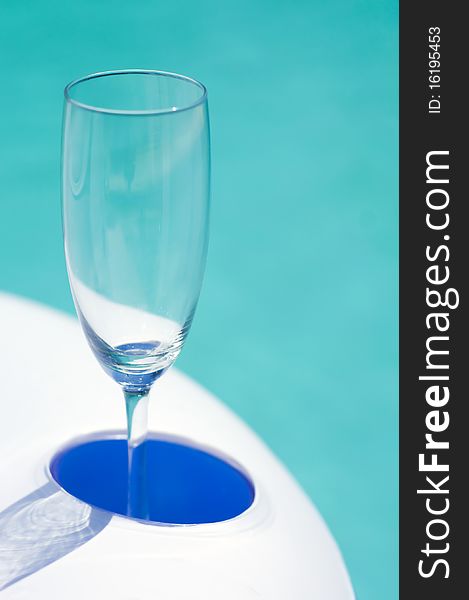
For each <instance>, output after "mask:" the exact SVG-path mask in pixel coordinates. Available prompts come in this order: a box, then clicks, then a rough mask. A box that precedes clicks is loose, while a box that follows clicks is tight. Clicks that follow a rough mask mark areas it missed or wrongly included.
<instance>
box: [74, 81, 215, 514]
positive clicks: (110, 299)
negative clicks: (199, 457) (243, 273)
mask: <svg viewBox="0 0 469 600" xmlns="http://www.w3.org/2000/svg"><path fill="white" fill-rule="evenodd" d="M209 172H210V141H209V120H208V107H207V93H206V90H205V88H204V86H203V85H202V84H200V83H198V82H197V81H195V80H193V79H190V78H188V77H184V76H182V75H175V74H172V73H164V72H160V71H146V70H128V71H113V72H106V73H97V74H94V75H89V76H87V77H84V78H82V79H78V80H76V81H74V82H72V83H70V84H69V85H68V86H67V87H66V88H65V106H64V127H63V147H62V198H63V228H64V243H65V256H66V261H67V269H68V275H69V280H70V286H71V290H72V294H73V299H74V302H75V307H76V310H77V313H78V316H79V319H80V322H81V325H82V327H83V330H84V332H85V334H86V337H87V340H88V342H89V345H90V346H91V349H92V350H93V352H94V354H95V356H96V357H97V359H98V360H99V362H100V364H101V365H102V367H103V368H104V370H105V371H106V372H107V373H108V374H109V375H110V376H111V377H112V378H113V379H114V380H115V381H116V382H117V383H118V384H119V385H120V386H121V387H122V389H123V391H124V396H125V400H126V410H127V425H128V446H129V509H128V511H129V514H130V515H131V516H133V517H138V518H142V519H145V518H146V517H147V514H148V507H147V495H146V492H145V479H146V475H145V446H144V444H143V441H144V440H145V436H146V428H147V424H146V423H147V418H146V411H147V403H148V392H149V390H150V388H151V386H152V384H153V383H154V382H155V381H156V380H157V379H158V378H159V377H160V376H161V375H162V374H163V373H164V372H165V371H166V369H168V367H169V366H171V364H172V363H173V362H174V361H175V359H176V357H177V356H178V354H179V352H180V351H181V348H182V345H183V343H184V340H185V338H186V336H187V333H188V331H189V328H190V325H191V322H192V318H193V316H194V311H195V308H196V304H197V300H198V297H199V293H200V288H201V284H202V278H203V272H204V266H205V257H206V252H207V239H208V212H209Z"/></svg>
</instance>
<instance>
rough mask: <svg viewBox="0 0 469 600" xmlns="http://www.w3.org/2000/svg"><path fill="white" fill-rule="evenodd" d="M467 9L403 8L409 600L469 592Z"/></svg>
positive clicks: (403, 505) (403, 475) (403, 366)
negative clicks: (468, 580)
mask: <svg viewBox="0 0 469 600" xmlns="http://www.w3.org/2000/svg"><path fill="white" fill-rule="evenodd" d="M464 9H465V6H464V3H462V2H461V3H458V2H441V1H440V2H436V1H434V0H430V1H428V0H427V1H426V2H411V1H408V2H402V3H401V7H400V598H401V599H402V600H407V599H409V600H415V599H420V598H422V599H423V598H424V599H425V600H432V599H434V598H435V599H436V598H438V600H442V599H444V600H452V599H453V598H454V599H456V598H457V599H458V600H459V599H460V598H463V597H464V598H465V597H467V598H469V591H467V583H466V581H467V577H468V574H469V564H468V556H469V551H468V549H467V543H468V534H469V527H468V520H469V509H468V508H466V507H467V506H468V505H469V500H468V498H469V491H467V488H468V487H469V486H465V485H464V484H465V483H466V482H469V410H468V406H469V396H468V391H467V386H466V381H465V379H466V378H468V379H469V342H468V333H469V332H468V327H467V316H468V312H467V311H468V302H467V287H468V284H467V279H468V277H469V218H466V215H467V214H468V211H467V210H466V205H467V204H469V193H468V191H467V189H465V186H466V185H467V181H468V177H469V164H468V156H469V153H468V151H467V149H466V148H465V143H464V142H465V138H467V136H468V135H469V131H468V129H469V128H468V118H467V112H468V106H469V103H468V101H467V99H466V93H467V92H466V90H467V89H469V85H468V72H469V71H468V68H467V57H468V56H469V50H468V47H467V39H468V33H467V23H466V20H465V19H464V17H463V11H464ZM466 265H467V266H466Z"/></svg>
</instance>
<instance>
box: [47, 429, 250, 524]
mask: <svg viewBox="0 0 469 600" xmlns="http://www.w3.org/2000/svg"><path fill="white" fill-rule="evenodd" d="M145 452H146V461H147V469H148V483H147V487H148V507H149V519H148V520H149V521H152V522H156V523H168V524H196V523H198V524H201V523H215V522H218V521H226V520H227V519H231V518H233V517H236V516H237V515H240V514H241V513H242V512H244V511H245V510H246V509H247V508H249V506H251V504H252V502H253V500H254V486H253V485H252V483H251V481H250V480H249V479H248V478H247V477H246V476H245V475H244V474H243V473H242V472H241V471H240V470H239V469H238V468H236V467H235V466H233V465H231V464H229V463H228V462H226V461H225V460H222V459H221V458H218V457H217V456H214V455H213V454H210V453H208V452H206V451H205V450H202V449H199V448H197V447H194V446H189V445H186V444H183V443H180V442H175V441H170V440H167V439H155V438H150V439H147V441H146V442H145ZM50 471H51V474H52V477H53V478H54V479H55V481H56V482H57V483H58V484H59V485H60V486H61V487H62V488H63V489H64V490H66V491H67V492H68V493H70V494H72V495H73V496H75V497H76V498H79V499H80V500H83V501H84V502H86V503H88V504H91V505H92V506H95V507H97V508H101V509H104V510H107V511H110V512H112V513H116V514H119V515H124V516H128V513H127V473H128V471H127V441H126V440H125V439H119V438H104V439H93V440H88V441H84V442H82V443H77V444H76V445H73V446H70V447H68V448H66V449H65V450H63V451H61V452H59V453H58V454H57V455H56V456H55V457H54V458H53V459H52V462H51V465H50Z"/></svg>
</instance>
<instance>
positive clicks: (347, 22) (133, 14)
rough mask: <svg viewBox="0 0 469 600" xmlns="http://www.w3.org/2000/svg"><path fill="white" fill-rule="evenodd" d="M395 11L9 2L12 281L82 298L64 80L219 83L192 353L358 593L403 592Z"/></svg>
mask: <svg viewBox="0 0 469 600" xmlns="http://www.w3.org/2000/svg"><path fill="white" fill-rule="evenodd" d="M397 15H398V8H397V2H396V0H391V1H389V0H380V1H378V0H375V1H370V0H328V1H327V2H325V1H320V0H308V1H304V2H300V1H293V2H274V1H272V0H270V1H267V0H263V1H259V0H250V1H247V0H236V1H227V2H220V1H215V0H203V1H200V2H188V1H186V0H174V1H173V2H171V3H163V2H157V1H151V2H150V1H148V2H143V1H141V0H134V1H133V2H123V1H113V2H111V1H108V0H106V1H100V2H96V1H91V0H80V2H64V1H63V0H61V1H51V0H44V1H42V2H37V1H33V0H24V1H22V2H14V1H13V0H4V1H3V2H2V3H1V5H0V67H1V73H2V79H1V84H0V85H1V88H0V92H1V93H0V133H1V144H0V175H1V212H0V289H3V290H6V291H9V292H13V293H16V294H20V295H23V296H27V297H30V298H33V299H35V300H38V301H40V302H44V303H46V304H48V305H50V306H54V307H56V308H59V309H62V310H65V311H67V312H69V313H73V312H74V309H73V306H72V302H71V298H70V294H69V289H68V283H67V278H66V273H65V266H64V259H63V251H62V240H61V223H60V183H59V170H60V133H61V131H60V130H61V111H62V88H63V86H64V84H65V83H67V82H68V81H69V80H71V79H73V78H75V77H78V76H81V75H84V74H87V73H89V72H94V71H100V70H107V69H114V68H126V67H143V68H156V69H163V70H168V71H176V72H182V73H185V74H188V75H192V76H194V77H196V78H198V79H200V80H201V81H203V82H204V83H206V85H207V87H208V89H209V101H210V108H211V121H212V142H213V212H212V237H211V245H210V253H209V262H208V269H207V275H206V280H205V286H204V290H203V293H202V297H201V301H200V304H199V309H198V313H197V315H196V319H195V323H194V327H193V331H192V333H191V335H190V337H189V340H188V343H187V345H186V348H185V350H184V352H183V354H182V356H181V358H180V360H179V362H178V366H179V367H180V368H181V369H183V370H184V371H186V372H187V373H189V374H190V375H192V376H193V377H194V378H196V379H197V380H198V381H200V382H201V383H202V384H204V385H205V386H206V387H207V388H209V389H210V390H212V391H213V392H215V393H216V394H217V395H218V396H219V397H220V398H222V399H223V400H224V401H225V402H226V403H227V404H228V405H229V406H230V407H232V408H233V409H234V410H235V411H236V412H237V413H238V414H239V415H240V416H241V417H242V418H244V419H245V420H246V421H247V422H248V423H249V424H250V425H251V426H252V427H253V428H254V429H255V430H256V431H257V432H258V433H259V434H260V435H261V436H262V437H263V439H264V440H265V441H266V442H267V443H268V444H269V445H270V447H271V448H272V449H273V450H274V451H275V452H276V453H277V455H278V456H279V457H280V458H281V459H282V460H283V461H284V462H285V463H286V465H287V466H288V467H289V468H290V470H291V471H292V472H293V474H294V475H295V476H296V477H297V478H298V480H299V481H300V483H301V484H302V486H303V487H304V488H305V490H306V491H307V493H308V494H309V495H310V496H311V498H313V499H314V501H315V503H316V504H317V506H318V507H319V509H320V511H321V512H322V514H323V515H324V517H325V519H326V521H327V522H328V524H329V526H330V528H331V530H332V532H333V534H334V535H335V537H336V539H337V541H338V543H339V545H340V547H341V549H342V551H343V554H344V557H345V561H346V563H347V566H348V568H349V570H350V573H351V577H352V580H353V583H354V587H355V589H356V592H357V597H358V599H359V600H376V599H377V598H379V599H380V600H391V599H394V598H396V597H397V415H398V408H397V260H398V255H397V215H398V212H397V142H398V139H397V118H398V108H397V93H398V85H397V61H398V52H397V43H398V30H397ZM3 343H4V344H5V343H7V341H5V340H3ZM103 376H104V375H103ZM116 393H117V392H116ZM116 401H117V399H116Z"/></svg>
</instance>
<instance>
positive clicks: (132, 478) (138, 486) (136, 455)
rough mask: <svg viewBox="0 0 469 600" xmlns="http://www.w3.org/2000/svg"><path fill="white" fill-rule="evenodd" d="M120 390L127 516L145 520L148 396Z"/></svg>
mask: <svg viewBox="0 0 469 600" xmlns="http://www.w3.org/2000/svg"><path fill="white" fill-rule="evenodd" d="M149 391H150V390H149V389H147V390H143V391H142V390H140V391H138V392H135V391H129V390H125V389H124V397H125V408H126V412H127V448H128V488H127V489H128V496H127V498H128V503H127V513H128V515H129V516H130V517H134V518H137V519H148V518H149V511H148V488H147V468H146V448H145V440H146V437H147V432H148V393H149Z"/></svg>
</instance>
